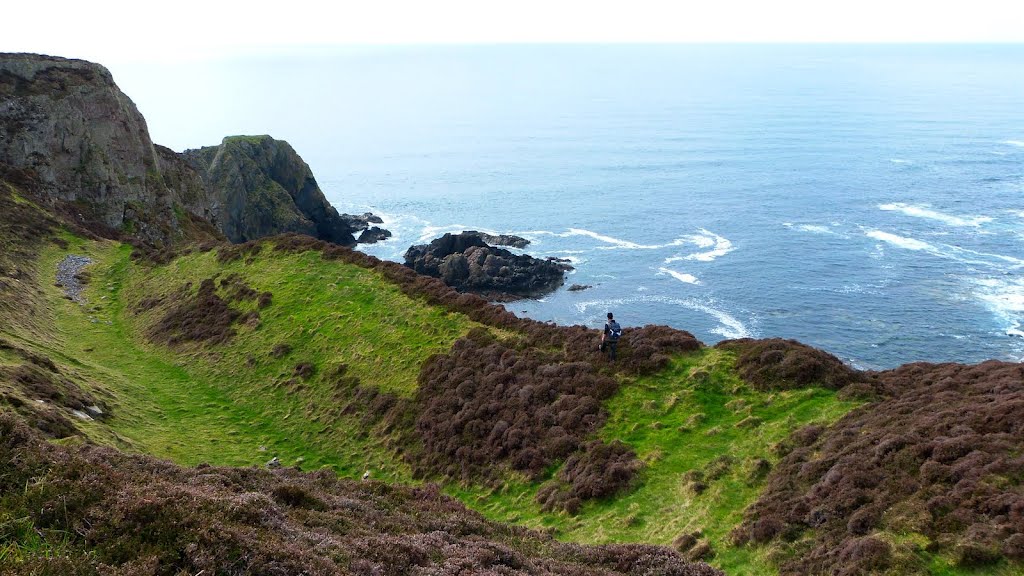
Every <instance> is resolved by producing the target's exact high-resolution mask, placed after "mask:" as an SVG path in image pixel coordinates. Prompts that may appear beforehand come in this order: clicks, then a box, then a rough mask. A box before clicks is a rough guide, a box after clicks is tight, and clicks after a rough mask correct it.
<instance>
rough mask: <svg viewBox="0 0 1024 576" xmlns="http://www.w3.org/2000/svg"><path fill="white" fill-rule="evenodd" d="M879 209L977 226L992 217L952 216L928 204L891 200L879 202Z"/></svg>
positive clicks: (952, 223) (953, 223)
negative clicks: (933, 208)
mask: <svg viewBox="0 0 1024 576" xmlns="http://www.w3.org/2000/svg"><path fill="white" fill-rule="evenodd" d="M878 208H879V210H886V211H890V212H900V213H902V214H905V215H907V216H912V217H914V218H927V219H929V220H936V221H939V222H942V223H944V224H949V225H950V226H974V227H978V226H981V225H982V224H985V223H986V222H991V221H992V218H991V217H989V216H954V215H952V214H944V213H942V212H938V211H935V210H932V209H931V208H929V207H928V206H922V205H919V204H905V203H903V202H893V203H890V204H879V205H878Z"/></svg>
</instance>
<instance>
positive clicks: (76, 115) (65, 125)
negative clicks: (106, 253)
mask: <svg viewBox="0 0 1024 576" xmlns="http://www.w3.org/2000/svg"><path fill="white" fill-rule="evenodd" d="M0 163H2V164H6V165H8V166H10V167H12V168H18V169H30V170H32V171H33V172H34V173H35V175H36V178H37V180H38V182H39V185H40V191H41V192H42V193H43V196H44V199H45V200H47V201H49V202H50V203H51V204H54V205H57V206H59V207H61V208H67V209H68V210H69V211H70V213H71V214H72V215H73V217H75V218H76V219H78V220H79V222H80V223H81V224H84V225H86V226H88V227H90V228H94V229H100V230H102V231H105V232H128V233H131V234H133V235H135V236H137V237H139V238H140V239H143V240H146V241H149V242H154V243H163V242H167V241H173V240H175V239H177V238H178V237H180V236H181V230H182V223H181V218H180V217H179V215H178V214H175V210H174V206H175V204H176V202H177V200H178V199H176V198H175V197H174V195H173V193H172V191H171V190H169V189H168V187H167V186H166V185H165V184H164V182H163V179H162V178H161V175H160V169H159V159H158V155H157V151H156V148H155V147H154V146H153V142H152V140H150V137H149V130H148V128H147V127H146V121H145V120H144V119H143V117H142V115H141V114H140V113H139V111H138V109H136V107H135V104H134V103H132V101H131V100H130V99H129V98H128V97H127V96H125V95H124V94H123V93H122V92H121V91H120V90H119V89H118V88H117V86H116V85H115V84H114V80H113V78H112V77H111V76H110V72H108V71H107V69H106V68H104V67H102V66H100V65H98V64H93V63H90V62H85V61H82V60H66V59H63V58H53V57H49V56H39V55H35V54H2V55H0ZM193 180H194V178H193Z"/></svg>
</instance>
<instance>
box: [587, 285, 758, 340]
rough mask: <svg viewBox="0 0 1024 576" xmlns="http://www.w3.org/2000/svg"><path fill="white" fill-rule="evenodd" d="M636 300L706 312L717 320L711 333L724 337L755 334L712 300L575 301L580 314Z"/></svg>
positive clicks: (656, 298) (652, 298)
mask: <svg viewBox="0 0 1024 576" xmlns="http://www.w3.org/2000/svg"><path fill="white" fill-rule="evenodd" d="M638 302H656V303H660V304H668V305H671V306H679V307H682V308H686V309H688V310H693V311H695V312H701V313H703V314H707V315H709V316H711V317H712V318H714V319H715V320H717V321H718V323H719V325H718V326H716V327H714V328H712V329H711V330H710V332H711V333H712V334H718V335H720V336H722V337H724V338H730V339H731V338H753V337H754V336H755V334H754V333H753V332H752V331H751V330H750V329H749V328H748V327H747V326H746V325H745V324H744V323H743V322H741V321H739V320H738V319H736V317H735V316H733V315H731V314H729V313H728V312H726V311H724V310H722V309H720V308H716V307H715V306H714V302H713V301H700V300H697V299H694V298H670V297H666V296H647V295H644V296H633V297H630V298H613V299H608V300H590V301H587V302H577V303H576V305H575V306H576V310H577V311H578V312H579V313H580V314H586V313H587V310H589V309H591V308H600V309H602V310H603V309H607V308H611V307H613V306H620V307H621V306H625V305H628V304H635V303H638Z"/></svg>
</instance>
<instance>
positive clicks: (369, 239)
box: [356, 226, 391, 244]
mask: <svg viewBox="0 0 1024 576" xmlns="http://www.w3.org/2000/svg"><path fill="white" fill-rule="evenodd" d="M388 238H391V231H390V230H385V229H383V228H380V227H378V226H373V227H371V228H367V229H366V230H363V231H362V233H361V234H359V238H356V241H357V242H359V243H360V244H376V243H377V242H380V241H381V240H387V239H388Z"/></svg>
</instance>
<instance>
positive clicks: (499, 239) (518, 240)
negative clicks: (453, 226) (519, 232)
mask: <svg viewBox="0 0 1024 576" xmlns="http://www.w3.org/2000/svg"><path fill="white" fill-rule="evenodd" d="M479 234H480V238H482V239H483V241H484V242H487V243H488V244H490V245H491V246H511V247H513V248H526V247H527V246H529V245H530V241H529V240H527V239H526V238H523V237H522V236H515V235H513V234H488V233H486V232H480V233H479Z"/></svg>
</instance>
